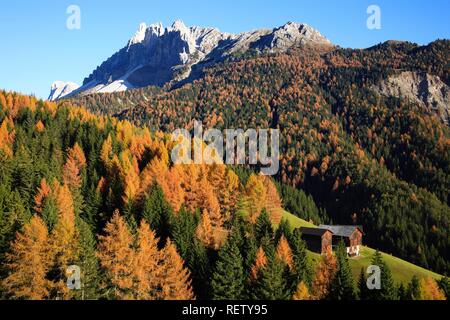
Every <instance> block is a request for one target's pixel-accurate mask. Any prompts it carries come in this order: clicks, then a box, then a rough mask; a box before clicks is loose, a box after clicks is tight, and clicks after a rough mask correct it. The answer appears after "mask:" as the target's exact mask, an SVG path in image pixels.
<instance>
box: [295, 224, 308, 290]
mask: <svg viewBox="0 0 450 320" xmlns="http://www.w3.org/2000/svg"><path fill="white" fill-rule="evenodd" d="M291 241H292V242H291V248H292V256H293V261H294V275H293V278H294V280H293V282H294V283H300V282H302V281H303V282H304V283H305V284H307V285H308V286H311V283H312V278H313V270H312V267H311V264H310V262H309V258H308V251H307V249H306V244H305V242H304V241H303V239H302V235H301V233H300V231H299V230H296V231H295V232H294V235H293V236H292V240H291Z"/></svg>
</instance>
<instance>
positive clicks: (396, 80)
mask: <svg viewBox="0 0 450 320" xmlns="http://www.w3.org/2000/svg"><path fill="white" fill-rule="evenodd" d="M374 88H375V89H376V90H378V91H379V92H380V93H382V94H383V95H386V96H394V97H398V98H400V97H403V98H408V99H410V100H412V101H413V102H415V103H418V104H419V105H421V106H423V107H425V108H427V109H428V110H430V111H431V112H434V113H436V114H437V115H438V116H439V118H440V119H441V120H442V121H443V122H444V123H447V124H449V123H450V121H449V120H450V88H449V86H448V85H447V84H446V83H444V82H443V81H442V80H441V79H440V78H439V77H438V76H435V75H431V74H428V73H425V72H411V71H405V72H402V73H400V74H396V75H393V76H391V77H389V78H388V79H386V80H384V81H382V82H381V83H380V84H378V85H376V86H374Z"/></svg>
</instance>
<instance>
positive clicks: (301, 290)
mask: <svg viewBox="0 0 450 320" xmlns="http://www.w3.org/2000/svg"><path fill="white" fill-rule="evenodd" d="M292 300H311V295H310V294H309V290H308V286H307V285H306V284H305V283H304V282H303V281H302V282H300V283H299V284H298V286H297V290H296V291H295V293H294V295H293V296H292Z"/></svg>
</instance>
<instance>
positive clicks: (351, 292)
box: [329, 241, 356, 300]
mask: <svg viewBox="0 0 450 320" xmlns="http://www.w3.org/2000/svg"><path fill="white" fill-rule="evenodd" d="M336 260H337V270H336V274H335V276H334V278H333V281H332V282H331V287H330V294H329V298H330V299H332V300H355V299H356V296H355V288H354V283H353V276H352V271H351V269H350V265H349V263H348V258H347V251H346V249H345V245H344V242H343V241H340V242H339V246H338V249H337V251H336Z"/></svg>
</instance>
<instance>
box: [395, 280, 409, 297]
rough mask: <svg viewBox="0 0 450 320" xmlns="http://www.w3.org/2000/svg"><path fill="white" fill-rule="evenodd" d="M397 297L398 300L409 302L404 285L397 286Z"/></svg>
mask: <svg viewBox="0 0 450 320" xmlns="http://www.w3.org/2000/svg"><path fill="white" fill-rule="evenodd" d="M397 295H398V299H399V300H402V301H404V300H409V298H408V292H407V291H406V288H405V285H404V284H403V283H400V285H399V286H398V288H397Z"/></svg>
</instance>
